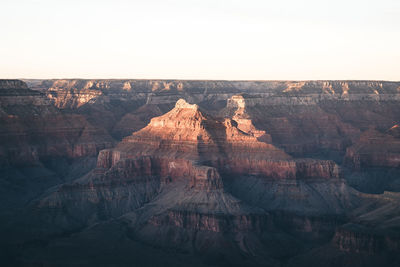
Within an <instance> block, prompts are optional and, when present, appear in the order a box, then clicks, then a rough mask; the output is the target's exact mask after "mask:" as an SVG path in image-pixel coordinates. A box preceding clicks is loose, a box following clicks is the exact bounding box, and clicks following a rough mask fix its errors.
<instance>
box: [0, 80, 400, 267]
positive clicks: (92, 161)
mask: <svg viewBox="0 0 400 267" xmlns="http://www.w3.org/2000/svg"><path fill="white" fill-rule="evenodd" d="M399 104H400V82H386V81H201V80H193V81H189V80H106V79H104V80H83V79H65V80H61V79H59V80H29V79H27V80H23V81H22V80H0V125H1V127H0V135H1V139H0V143H1V145H0V185H1V186H0V191H1V194H0V195H1V201H0V203H1V204H0V216H1V219H2V220H0V221H1V224H0V231H1V236H2V240H1V243H0V246H1V248H2V249H1V251H2V252H1V254H0V255H1V258H0V260H1V262H3V263H4V266H71V265H84V266H88V265H89V266H110V265H114V266H376V265H377V264H378V263H379V266H397V265H400V257H399V252H400V231H399V229H400V208H399V207H400V205H399V204H400V132H399V131H400V130H399V129H400V127H399V125H400V115H399V114H400V105H399Z"/></svg>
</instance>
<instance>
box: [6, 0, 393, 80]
mask: <svg viewBox="0 0 400 267" xmlns="http://www.w3.org/2000/svg"><path fill="white" fill-rule="evenodd" d="M0 12H1V15H0V36H1V37H0V78H159V79H234V80H243V79H251V80H309V79H368V80H397V81H400V1H399V0H297V1H295V0H274V1H269V0H241V1H239V0H231V1H228V0H143V1H135V0H133V1H128V0H86V1H85V0H80V1H78V0H69V1H67V0H58V1H57V0H1V1H0Z"/></svg>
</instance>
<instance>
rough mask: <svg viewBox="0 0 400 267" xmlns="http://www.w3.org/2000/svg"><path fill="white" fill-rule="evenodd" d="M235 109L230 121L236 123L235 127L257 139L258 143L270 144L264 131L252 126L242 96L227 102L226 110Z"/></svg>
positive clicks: (236, 96) (269, 137) (235, 96)
mask: <svg viewBox="0 0 400 267" xmlns="http://www.w3.org/2000/svg"><path fill="white" fill-rule="evenodd" d="M229 107H231V108H235V109H236V110H235V111H234V114H233V116H232V119H233V120H234V121H235V122H236V127H237V128H238V129H239V130H241V131H242V132H244V133H246V134H248V135H250V136H253V137H255V138H257V139H258V140H259V141H263V142H267V143H271V141H272V139H271V136H270V135H269V134H267V133H266V132H265V131H261V130H258V129H257V128H256V127H255V126H254V125H253V122H252V120H251V118H250V115H249V114H248V112H247V110H246V100H245V98H244V97H243V96H242V95H234V96H232V97H231V98H230V99H228V102H227V108H229Z"/></svg>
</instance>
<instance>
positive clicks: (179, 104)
mask: <svg viewBox="0 0 400 267" xmlns="http://www.w3.org/2000/svg"><path fill="white" fill-rule="evenodd" d="M175 108H176V109H184V108H185V109H186V108H187V109H193V110H196V111H197V110H198V108H199V106H197V105H196V104H189V103H188V102H186V100H185V99H183V98H181V99H179V100H178V101H177V102H176V104H175Z"/></svg>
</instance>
